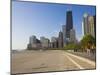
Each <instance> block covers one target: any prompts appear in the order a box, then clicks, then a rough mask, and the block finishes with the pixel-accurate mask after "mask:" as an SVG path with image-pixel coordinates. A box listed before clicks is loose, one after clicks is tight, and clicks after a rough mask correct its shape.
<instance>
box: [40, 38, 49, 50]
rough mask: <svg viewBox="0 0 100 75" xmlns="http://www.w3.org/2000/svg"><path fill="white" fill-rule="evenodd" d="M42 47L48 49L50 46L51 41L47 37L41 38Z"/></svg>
mask: <svg viewBox="0 0 100 75" xmlns="http://www.w3.org/2000/svg"><path fill="white" fill-rule="evenodd" d="M40 42H41V47H42V49H47V48H49V46H50V40H49V39H48V38H45V37H40Z"/></svg>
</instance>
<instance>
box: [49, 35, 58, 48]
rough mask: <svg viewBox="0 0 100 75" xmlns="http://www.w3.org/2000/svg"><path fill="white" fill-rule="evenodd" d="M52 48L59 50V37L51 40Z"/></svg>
mask: <svg viewBox="0 0 100 75" xmlns="http://www.w3.org/2000/svg"><path fill="white" fill-rule="evenodd" d="M51 48H58V38H57V37H52V38H51Z"/></svg>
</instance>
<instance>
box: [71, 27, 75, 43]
mask: <svg viewBox="0 0 100 75" xmlns="http://www.w3.org/2000/svg"><path fill="white" fill-rule="evenodd" d="M70 42H71V43H76V34H75V29H71V30H70Z"/></svg>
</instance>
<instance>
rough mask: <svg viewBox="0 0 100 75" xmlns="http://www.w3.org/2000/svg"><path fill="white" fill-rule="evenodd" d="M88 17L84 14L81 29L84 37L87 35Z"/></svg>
mask: <svg viewBox="0 0 100 75" xmlns="http://www.w3.org/2000/svg"><path fill="white" fill-rule="evenodd" d="M88 17H89V15H88V14H87V13H85V14H84V16H83V29H82V30H83V33H84V35H87V34H89V23H88Z"/></svg>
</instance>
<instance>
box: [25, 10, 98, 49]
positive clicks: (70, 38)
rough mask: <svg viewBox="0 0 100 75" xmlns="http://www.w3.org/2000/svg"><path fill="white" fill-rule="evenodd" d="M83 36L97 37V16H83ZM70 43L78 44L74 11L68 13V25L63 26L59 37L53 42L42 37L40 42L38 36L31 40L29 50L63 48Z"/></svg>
mask: <svg viewBox="0 0 100 75" xmlns="http://www.w3.org/2000/svg"><path fill="white" fill-rule="evenodd" d="M82 32H83V35H87V34H90V35H92V36H93V37H95V36H96V15H94V16H90V15H88V14H87V13H85V14H84V15H83V21H82ZM69 43H77V39H76V32H75V29H74V28H73V14H72V11H67V12H66V24H65V25H62V30H61V31H60V32H59V34H58V37H51V40H49V39H48V38H45V37H40V40H38V39H37V38H36V36H34V35H33V36H31V37H30V38H29V44H28V45H27V48H28V49H50V48H51V49H56V48H59V49H60V48H63V47H65V46H66V45H67V44H69Z"/></svg>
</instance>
